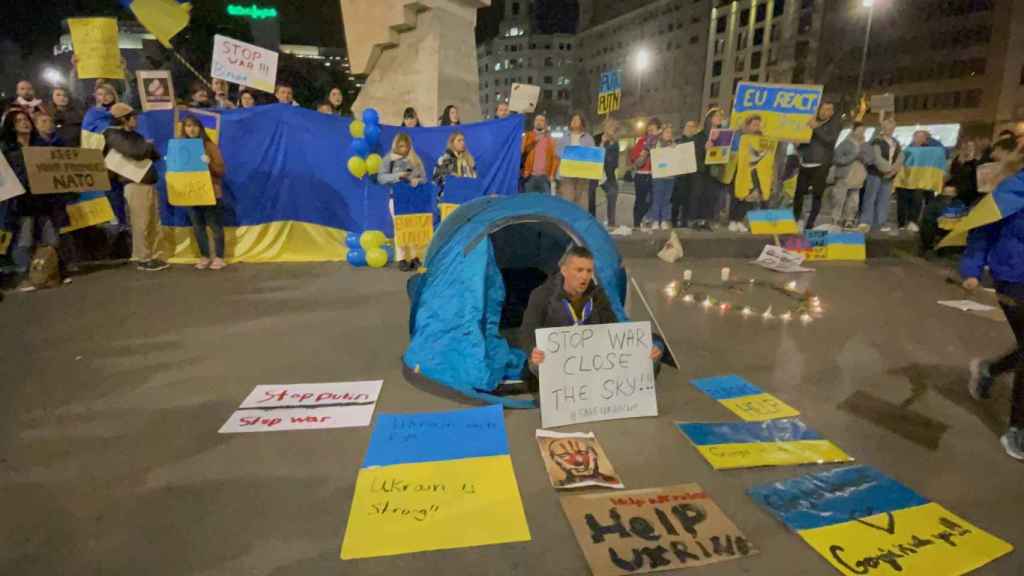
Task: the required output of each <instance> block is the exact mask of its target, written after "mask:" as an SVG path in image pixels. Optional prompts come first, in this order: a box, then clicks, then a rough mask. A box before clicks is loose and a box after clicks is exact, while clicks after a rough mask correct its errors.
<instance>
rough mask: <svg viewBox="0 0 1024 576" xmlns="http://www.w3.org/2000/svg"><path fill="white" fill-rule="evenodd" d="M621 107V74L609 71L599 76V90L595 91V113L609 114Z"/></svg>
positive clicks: (617, 71) (618, 71)
mask: <svg viewBox="0 0 1024 576" xmlns="http://www.w3.org/2000/svg"><path fill="white" fill-rule="evenodd" d="M621 105H622V72H621V71H620V70H611V71H609V72H603V73H602V74H601V88H600V90H598V91H597V113H598V114H611V113H612V112H615V111H617V110H618V109H619V106H621Z"/></svg>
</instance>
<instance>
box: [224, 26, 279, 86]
mask: <svg viewBox="0 0 1024 576" xmlns="http://www.w3.org/2000/svg"><path fill="white" fill-rule="evenodd" d="M211 68H212V70H211V74H210V75H211V76H213V77H214V78H219V79H221V80H227V81H228V82H233V83H235V84H241V85H243V86H248V87H250V88H255V89H257V90H262V91H263V92H270V93H273V92H274V84H275V83H276V82H277V52H274V51H273V50H267V49H266V48H260V47H259V46H253V45H252V44H247V43H245V42H241V41H239V40H235V39H234V38H228V37H227V36H221V35H219V34H218V35H216V36H214V39H213V64H212V66H211Z"/></svg>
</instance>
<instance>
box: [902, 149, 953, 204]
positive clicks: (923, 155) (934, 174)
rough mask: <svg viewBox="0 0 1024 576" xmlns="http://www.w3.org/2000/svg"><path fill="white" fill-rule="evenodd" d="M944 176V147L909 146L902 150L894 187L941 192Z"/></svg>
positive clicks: (937, 193)
mask: <svg viewBox="0 0 1024 576" xmlns="http://www.w3.org/2000/svg"><path fill="white" fill-rule="evenodd" d="M945 177H946V149H945V148H940V147H938V146H910V147H908V148H906V149H904V150H903V170H900V173H899V174H898V175H897V176H896V181H895V182H894V183H893V187H894V188H907V189H909V190H929V191H931V192H932V193H933V194H935V195H936V196H938V195H939V194H942V186H943V183H944V182H945Z"/></svg>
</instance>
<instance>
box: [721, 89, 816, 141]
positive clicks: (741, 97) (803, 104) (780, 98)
mask: <svg viewBox="0 0 1024 576" xmlns="http://www.w3.org/2000/svg"><path fill="white" fill-rule="evenodd" d="M823 88H824V87H823V86H821V85H812V84H766V83H763V82H740V83H739V84H738V85H737V86H736V99H735V100H734V101H733V107H732V118H731V119H730V120H729V127H730V128H733V129H735V130H740V129H742V128H743V123H744V121H746V119H747V118H749V117H751V116H760V117H761V135H763V136H764V137H766V138H771V139H773V140H786V141H788V142H809V141H810V140H811V127H810V126H808V122H810V121H811V120H813V119H814V117H815V116H817V114H818V104H819V103H820V102H821V92H822V90H823Z"/></svg>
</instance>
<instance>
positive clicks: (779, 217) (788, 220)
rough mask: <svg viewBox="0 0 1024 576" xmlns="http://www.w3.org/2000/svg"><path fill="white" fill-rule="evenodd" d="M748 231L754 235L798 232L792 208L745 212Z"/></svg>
mask: <svg viewBox="0 0 1024 576" xmlns="http://www.w3.org/2000/svg"><path fill="white" fill-rule="evenodd" d="M747 220H748V221H749V222H750V233H751V234H754V235H756V236H775V235H782V234H799V233H800V229H799V228H797V225H796V220H795V219H794V218H793V211H792V210H753V211H751V212H748V213H747Z"/></svg>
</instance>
